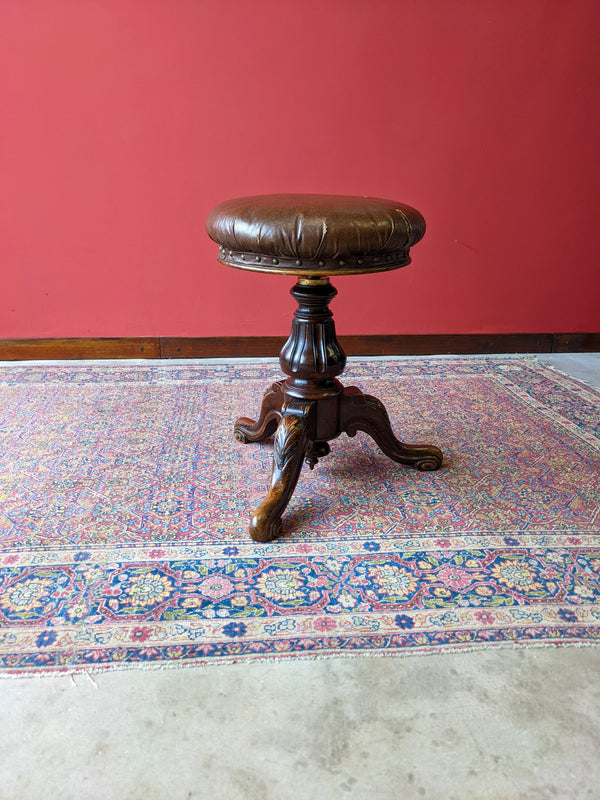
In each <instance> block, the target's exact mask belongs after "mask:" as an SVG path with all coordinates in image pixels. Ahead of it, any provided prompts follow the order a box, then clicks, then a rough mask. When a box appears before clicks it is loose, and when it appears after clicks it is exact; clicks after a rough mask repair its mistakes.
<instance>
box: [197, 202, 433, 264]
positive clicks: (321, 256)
mask: <svg viewBox="0 0 600 800" xmlns="http://www.w3.org/2000/svg"><path fill="white" fill-rule="evenodd" d="M206 230H207V233H208V235H209V236H210V238H211V239H213V240H214V241H215V242H217V244H219V245H220V250H219V256H218V259H219V261H221V262H222V263H223V264H227V265H229V266H232V267H239V268H241V269H249V270H253V271H257V272H275V273H280V274H287V275H305V276H306V275H314V276H320V275H352V274H356V273H363V272H381V271H384V270H391V269H397V268H398V267H404V266H406V265H407V264H409V263H410V256H409V248H410V247H411V246H412V245H413V244H415V243H416V242H418V241H419V240H420V239H421V238H422V237H423V234H424V233H425V220H424V219H423V217H422V216H421V214H420V213H419V212H418V211H417V210H416V209H414V208H411V207H410V206H407V205H404V204H403V203H396V202H394V201H393V200H383V199H381V198H379V197H354V196H346V195H327V194H271V195H256V196H254V197H239V198H236V199H235V200H228V201H226V202H225V203H221V204H220V205H218V206H216V207H215V208H213V210H212V211H211V212H210V214H209V215H208V218H207V220H206Z"/></svg>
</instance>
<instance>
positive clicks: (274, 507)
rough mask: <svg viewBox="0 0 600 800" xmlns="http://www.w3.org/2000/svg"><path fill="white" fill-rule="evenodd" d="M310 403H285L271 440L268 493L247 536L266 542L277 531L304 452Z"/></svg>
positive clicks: (274, 536) (273, 537)
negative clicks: (271, 452)
mask: <svg viewBox="0 0 600 800" xmlns="http://www.w3.org/2000/svg"><path fill="white" fill-rule="evenodd" d="M312 406H313V404H312V403H309V404H305V403H302V404H301V403H294V402H291V403H287V404H286V405H285V406H284V407H283V409H282V412H281V413H282V417H281V422H280V423H279V426H278V427H277V431H276V433H275V439H274V442H273V446H274V447H273V474H272V476H271V487H270V489H269V493H268V494H267V496H266V497H265V499H264V500H263V502H262V503H261V504H260V506H259V507H258V509H257V510H256V511H255V513H254V515H253V516H252V520H251V522H250V536H251V537H252V538H253V539H254V540H255V541H256V542H270V541H271V540H272V539H276V538H277V537H278V536H279V535H280V533H281V515H282V514H283V512H284V511H285V509H286V508H287V504H288V503H289V501H290V498H291V496H292V494H293V492H294V489H295V488H296V484H297V483H298V477H299V476H300V470H301V469H302V461H303V460H304V454H305V452H306V450H307V448H308V446H309V441H308V431H309V423H310V412H311V410H312Z"/></svg>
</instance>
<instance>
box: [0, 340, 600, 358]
mask: <svg viewBox="0 0 600 800" xmlns="http://www.w3.org/2000/svg"><path fill="white" fill-rule="evenodd" d="M286 338H287V337H285V336H206V337H201V338H193V337H174V336H164V337H142V338H120V339H117V338H114V339H100V338H97V339H92V338H88V339H84V338H74V339H0V361H31V360H37V359H39V360H49V359H101V358H236V357H237V358H243V357H248V358H251V357H260V356H277V355H279V351H280V350H281V347H282V345H283V343H284V342H285V341H286ZM339 340H340V344H341V345H342V347H343V348H344V350H345V352H346V353H347V355H349V356H401V355H402V356H404V355H443V354H448V355H452V354H456V355H469V354H493V353H592V352H600V333H491V334H486V333H481V334H479V333H467V334H427V335H412V336H411V335H409V336H397V335H387V336H340V337H339Z"/></svg>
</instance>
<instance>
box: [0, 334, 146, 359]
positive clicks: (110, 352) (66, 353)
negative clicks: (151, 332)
mask: <svg viewBox="0 0 600 800" xmlns="http://www.w3.org/2000/svg"><path fill="white" fill-rule="evenodd" d="M83 358H89V359H99V358H160V343H159V340H158V337H152V338H151V337H144V338H137V339H135V338H126V339H125V338H119V339H117V338H115V339H91V338H89V339H88V338H86V339H84V338H74V339H0V360H1V361H32V360H37V359H39V360H49V359H68V360H71V359H83Z"/></svg>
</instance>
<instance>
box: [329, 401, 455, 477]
mask: <svg viewBox="0 0 600 800" xmlns="http://www.w3.org/2000/svg"><path fill="white" fill-rule="evenodd" d="M341 401H342V405H341V409H340V427H341V429H342V431H345V432H346V433H347V434H348V436H355V435H356V432H357V431H364V432H365V433H368V434H369V436H371V438H372V439H373V440H374V441H375V442H376V443H377V445H378V446H379V448H380V449H381V450H382V451H383V452H384V453H385V454H386V456H388V457H389V458H391V459H392V460H393V461H397V462H398V463H399V464H405V465H406V466H408V467H414V468H415V469H420V470H434V469H438V468H439V467H440V466H441V464H442V459H443V454H442V451H441V450H440V449H439V447H435V445H428V444H404V442H401V441H400V440H399V439H396V437H395V436H394V433H393V431H392V426H391V424H390V418H389V417H388V413H387V411H386V410H385V406H384V405H383V403H382V402H381V401H380V400H378V399H377V398H376V397H372V396H371V395H368V394H363V393H362V392H361V391H360V390H359V389H357V388H356V387H355V386H351V387H348V388H346V389H344V394H343V396H342V398H341Z"/></svg>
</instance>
